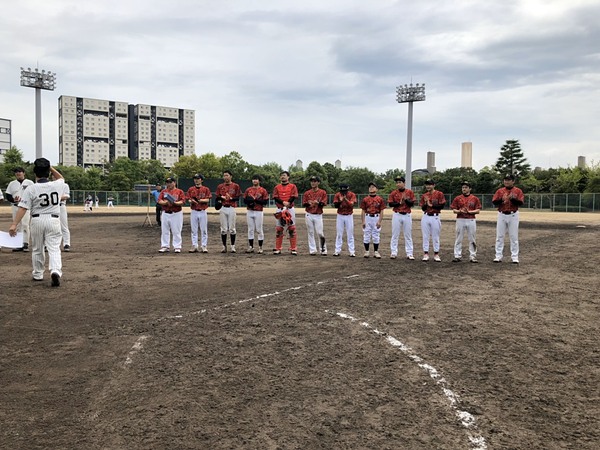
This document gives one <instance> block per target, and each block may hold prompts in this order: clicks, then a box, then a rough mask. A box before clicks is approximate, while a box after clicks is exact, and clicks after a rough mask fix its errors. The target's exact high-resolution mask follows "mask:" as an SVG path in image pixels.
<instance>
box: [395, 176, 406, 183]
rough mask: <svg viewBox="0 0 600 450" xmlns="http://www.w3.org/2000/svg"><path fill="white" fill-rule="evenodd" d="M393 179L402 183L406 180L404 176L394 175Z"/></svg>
mask: <svg viewBox="0 0 600 450" xmlns="http://www.w3.org/2000/svg"><path fill="white" fill-rule="evenodd" d="M394 181H402V182H403V183H404V182H405V181H406V178H404V177H396V178H394Z"/></svg>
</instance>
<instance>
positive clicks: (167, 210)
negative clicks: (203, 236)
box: [158, 177, 185, 253]
mask: <svg viewBox="0 0 600 450" xmlns="http://www.w3.org/2000/svg"><path fill="white" fill-rule="evenodd" d="M166 184H167V187H166V188H165V189H164V190H162V191H161V193H160V195H159V196H158V204H159V205H161V206H162V211H163V212H162V217H161V221H160V222H161V225H160V227H161V231H162V233H161V236H160V250H159V252H160V253H167V252H168V251H169V248H170V241H171V235H173V249H174V252H175V253H181V229H182V228H183V211H182V208H183V205H184V204H185V193H184V192H183V191H182V190H181V189H179V188H178V187H177V186H176V185H175V179H174V178H171V177H169V178H167V183H166Z"/></svg>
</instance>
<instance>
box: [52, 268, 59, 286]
mask: <svg viewBox="0 0 600 450" xmlns="http://www.w3.org/2000/svg"><path fill="white" fill-rule="evenodd" d="M50 278H52V284H51V286H52V287H57V286H60V275H59V274H57V273H56V272H54V273H53V274H52V275H51V276H50Z"/></svg>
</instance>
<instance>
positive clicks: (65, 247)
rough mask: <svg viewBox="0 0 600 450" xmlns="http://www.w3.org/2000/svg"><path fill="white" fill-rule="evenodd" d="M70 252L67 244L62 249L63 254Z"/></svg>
mask: <svg viewBox="0 0 600 450" xmlns="http://www.w3.org/2000/svg"><path fill="white" fill-rule="evenodd" d="M70 251H71V246H70V245H69V244H67V245H65V246H64V247H63V252H70Z"/></svg>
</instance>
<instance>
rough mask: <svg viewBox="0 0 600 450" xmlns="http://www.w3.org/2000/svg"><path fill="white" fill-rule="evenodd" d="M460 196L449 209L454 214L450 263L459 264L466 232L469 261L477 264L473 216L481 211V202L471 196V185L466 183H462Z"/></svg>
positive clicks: (475, 229) (475, 228)
mask: <svg viewBox="0 0 600 450" xmlns="http://www.w3.org/2000/svg"><path fill="white" fill-rule="evenodd" d="M461 190H462V195H459V196H458V197H456V198H454V200H452V204H451V205H450V208H451V209H452V212H453V213H454V214H456V240H455V241H454V259H453V260H452V262H460V260H461V258H462V242H463V237H464V235H465V231H466V232H467V237H468V238H469V261H471V262H472V263H476V262H477V242H476V239H475V234H476V231H477V227H476V224H475V215H476V214H479V211H481V201H480V200H479V198H477V197H475V196H474V195H473V194H471V184H470V183H469V182H468V181H463V182H462V187H461Z"/></svg>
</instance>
